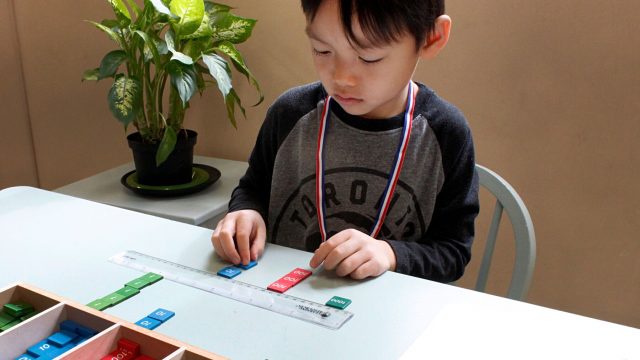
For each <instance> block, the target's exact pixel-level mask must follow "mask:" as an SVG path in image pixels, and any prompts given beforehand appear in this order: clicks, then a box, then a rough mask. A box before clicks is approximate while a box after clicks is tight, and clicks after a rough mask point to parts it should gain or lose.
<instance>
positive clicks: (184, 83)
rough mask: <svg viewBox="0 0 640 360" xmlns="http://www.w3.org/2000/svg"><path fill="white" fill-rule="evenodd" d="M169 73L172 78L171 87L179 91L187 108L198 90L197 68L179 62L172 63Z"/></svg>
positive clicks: (168, 68)
mask: <svg viewBox="0 0 640 360" xmlns="http://www.w3.org/2000/svg"><path fill="white" fill-rule="evenodd" d="M167 71H168V72H169V76H170V77H171V85H173V87H175V88H176V90H178V94H179V95H180V99H181V100H182V104H183V105H185V106H186V105H187V102H188V101H189V99H191V97H192V96H193V94H195V93H196V90H198V78H197V75H196V70H195V67H194V66H193V65H184V64H182V63H180V62H178V61H171V62H169V65H168V66H167Z"/></svg>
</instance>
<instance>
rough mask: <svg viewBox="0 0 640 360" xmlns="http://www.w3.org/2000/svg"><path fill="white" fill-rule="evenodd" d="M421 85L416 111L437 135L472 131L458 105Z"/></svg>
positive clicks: (459, 134) (460, 133)
mask: <svg viewBox="0 0 640 360" xmlns="http://www.w3.org/2000/svg"><path fill="white" fill-rule="evenodd" d="M418 86H419V87H420V90H419V93H418V97H417V98H416V112H418V113H420V114H421V115H422V116H424V117H425V118H426V119H427V121H428V123H429V126H430V127H431V128H432V129H433V130H434V132H435V133H436V136H438V137H441V136H446V135H447V134H448V135H454V136H456V135H457V136H462V137H467V136H468V134H469V133H470V129H469V123H468V122H467V119H466V118H465V116H464V114H463V113H462V111H461V110H460V109H458V107H456V106H455V105H453V104H452V103H450V102H449V101H447V100H445V99H444V98H442V97H440V96H439V95H438V94H437V93H436V92H435V91H433V90H432V89H430V88H429V87H428V86H426V85H424V84H422V83H418Z"/></svg>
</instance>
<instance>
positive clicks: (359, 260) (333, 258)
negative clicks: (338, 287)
mask: <svg viewBox="0 0 640 360" xmlns="http://www.w3.org/2000/svg"><path fill="white" fill-rule="evenodd" d="M323 262H324V268H325V269H327V270H333V269H335V271H336V275H338V276H347V275H348V276H351V277H352V278H353V279H364V278H367V277H369V276H378V275H381V274H382V273H384V272H385V271H387V270H394V269H395V267H396V256H395V253H394V252H393V250H392V249H391V246H390V245H389V244H388V243H387V242H386V241H382V240H376V239H374V238H372V237H371V236H369V235H367V234H364V233H362V232H360V231H357V230H354V229H347V230H343V231H341V232H339V233H337V234H335V235H334V236H332V237H331V238H329V239H328V240H327V241H325V242H324V243H322V244H321V245H320V247H318V249H317V250H316V251H315V253H314V255H313V257H312V258H311V261H309V265H310V266H311V267H312V268H316V267H318V266H320V264H322V263H323Z"/></svg>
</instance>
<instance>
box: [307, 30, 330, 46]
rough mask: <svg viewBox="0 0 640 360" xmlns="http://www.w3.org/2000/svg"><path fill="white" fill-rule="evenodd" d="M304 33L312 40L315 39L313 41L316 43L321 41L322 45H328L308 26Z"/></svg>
mask: <svg viewBox="0 0 640 360" xmlns="http://www.w3.org/2000/svg"><path fill="white" fill-rule="evenodd" d="M304 32H305V33H306V34H307V36H308V37H309V38H310V39H313V40H316V41H319V42H321V43H324V44H326V42H325V41H322V39H320V38H319V37H318V36H317V35H316V34H315V33H314V32H313V31H311V29H310V28H309V27H308V26H307V27H305V28H304Z"/></svg>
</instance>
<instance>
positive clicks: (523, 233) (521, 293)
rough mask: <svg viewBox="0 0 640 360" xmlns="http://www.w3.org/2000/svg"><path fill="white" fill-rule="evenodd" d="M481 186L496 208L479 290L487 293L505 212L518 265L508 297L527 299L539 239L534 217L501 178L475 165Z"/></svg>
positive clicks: (515, 265) (514, 266)
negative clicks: (494, 202)
mask: <svg viewBox="0 0 640 360" xmlns="http://www.w3.org/2000/svg"><path fill="white" fill-rule="evenodd" d="M476 171H477V172H478V178H479V180H480V186H481V187H483V188H485V189H487V190H489V192H490V193H491V194H492V195H493V196H495V198H496V206H495V208H494V212H493V218H492V220H491V226H490V227H489V233H488V236H487V242H486V245H485V250H484V255H483V257H482V263H481V264H480V271H479V273H478V279H477V282H476V290H478V291H482V292H484V291H485V288H486V285H487V279H488V276H489V268H490V267H491V259H492V257H493V250H494V248H495V244H496V238H497V236H498V229H499V227H500V219H501V218H502V213H503V211H504V212H506V213H507V216H509V220H510V221H511V226H512V228H513V235H514V239H515V251H516V254H515V262H514V264H513V273H512V275H511V283H510V285H509V290H508V291H507V297H508V298H511V299H515V300H524V298H525V297H526V295H527V292H528V291H529V285H530V284H531V278H532V277H533V269H534V267H535V262H536V236H535V234H534V232H533V223H532V222H531V216H530V215H529V211H528V210H527V207H526V206H525V204H524V202H523V201H522V199H521V198H520V196H519V195H518V193H517V192H516V191H515V189H514V188H513V187H512V186H511V185H509V183H508V182H506V181H505V180H504V179H503V178H502V177H500V176H499V175H498V174H496V173H495V172H493V171H491V170H489V169H487V168H486V167H484V166H481V165H476Z"/></svg>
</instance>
